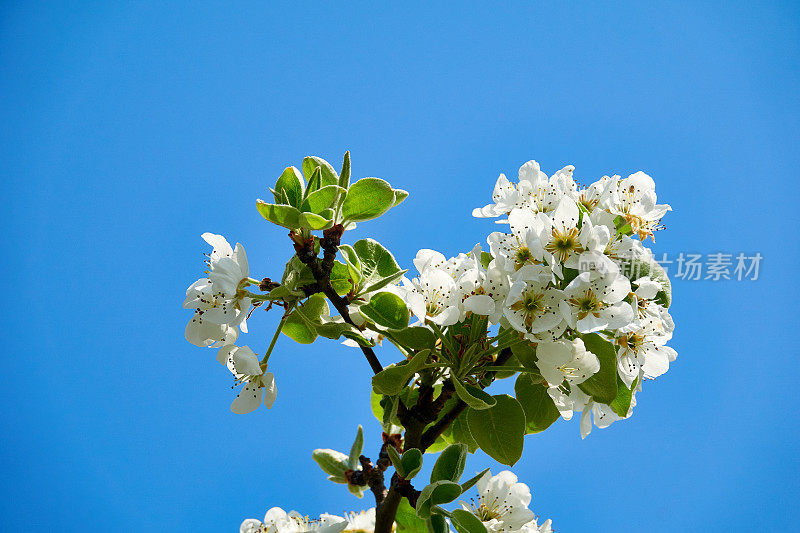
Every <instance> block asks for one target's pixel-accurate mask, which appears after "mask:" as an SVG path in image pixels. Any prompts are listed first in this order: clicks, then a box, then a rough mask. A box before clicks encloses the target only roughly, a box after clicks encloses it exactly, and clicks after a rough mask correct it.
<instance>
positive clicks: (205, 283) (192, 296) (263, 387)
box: [183, 233, 277, 413]
mask: <svg viewBox="0 0 800 533" xmlns="http://www.w3.org/2000/svg"><path fill="white" fill-rule="evenodd" d="M202 237H203V240H205V241H206V242H207V243H208V244H210V245H211V246H212V247H213V250H212V251H211V253H210V254H209V255H208V260H207V264H208V267H209V269H208V271H207V273H208V276H207V277H205V278H200V279H198V280H197V281H195V282H194V283H192V284H191V285H190V286H189V288H188V289H186V299H185V300H184V302H183V307H184V309H194V316H192V318H191V320H190V321H189V323H188V324H187V325H186V340H188V341H189V342H191V343H192V344H194V345H195V346H200V347H210V348H219V351H218V352H217V360H218V361H219V362H220V363H221V364H225V365H227V367H228V369H229V370H230V371H231V373H232V374H233V376H234V379H235V383H236V385H239V384H244V387H242V389H241V391H240V392H239V394H238V395H237V396H236V399H235V400H234V401H233V403H232V404H231V411H233V412H234V413H249V412H251V411H253V410H255V409H256V408H258V406H259V405H261V400H262V398H263V400H264V405H266V406H267V407H268V408H269V407H272V404H273V402H274V401H275V396H276V394H277V391H276V388H275V377H274V376H273V374H272V373H271V372H266V369H267V366H266V362H264V363H263V364H262V363H261V362H260V361H259V360H258V357H256V354H255V353H253V351H252V350H251V349H250V348H249V347H247V346H241V347H240V346H236V345H235V344H234V342H236V339H237V338H238V337H239V331H238V330H239V329H240V330H241V331H242V332H243V333H247V315H248V313H249V311H250V309H251V307H252V305H253V299H252V296H253V295H252V294H251V293H249V292H248V291H247V290H246V287H247V286H248V285H250V284H253V283H255V284H258V281H257V280H254V279H251V278H250V277H249V276H250V269H249V266H248V264H247V254H246V253H245V251H244V247H243V246H242V245H241V244H239V243H236V247H235V248H232V247H231V245H230V244H229V243H228V241H227V240H226V239H225V237H223V236H222V235H216V234H214V233H204V234H203V235H202ZM237 327H238V329H237Z"/></svg>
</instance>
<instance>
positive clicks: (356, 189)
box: [342, 178, 394, 222]
mask: <svg viewBox="0 0 800 533" xmlns="http://www.w3.org/2000/svg"><path fill="white" fill-rule="evenodd" d="M393 203H394V191H393V190H392V186H391V185H389V184H388V183H387V182H385V181H384V180H382V179H380V178H362V179H360V180H358V181H357V182H355V183H353V184H352V185H350V188H349V189H348V190H347V196H345V198H344V202H342V218H343V220H349V221H352V222H361V221H364V220H371V219H373V218H377V217H379V216H381V215H382V214H384V213H385V212H386V211H388V210H389V208H391V207H392V204H393Z"/></svg>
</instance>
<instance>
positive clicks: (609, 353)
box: [578, 333, 617, 404]
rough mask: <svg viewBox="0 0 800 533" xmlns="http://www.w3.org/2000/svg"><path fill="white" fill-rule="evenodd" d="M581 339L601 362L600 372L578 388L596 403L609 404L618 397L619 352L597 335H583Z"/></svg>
mask: <svg viewBox="0 0 800 533" xmlns="http://www.w3.org/2000/svg"><path fill="white" fill-rule="evenodd" d="M581 339H583V344H584V345H585V346H586V349H587V350H589V351H590V352H592V353H593V354H595V355H596V356H597V358H598V359H599V360H600V370H599V371H598V372H597V374H595V375H593V376H592V377H590V378H589V379H587V380H586V381H584V382H583V383H581V384H580V385H578V386H579V387H580V388H581V390H582V391H583V392H585V393H586V394H588V395H589V396H591V397H592V398H594V399H595V400H596V401H598V402H600V403H605V404H609V403H611V402H612V401H614V398H616V397H617V352H616V350H615V349H614V345H613V344H611V343H610V342H609V341H607V340H605V339H604V338H603V337H601V336H600V335H599V334H597V333H587V334H585V335H581Z"/></svg>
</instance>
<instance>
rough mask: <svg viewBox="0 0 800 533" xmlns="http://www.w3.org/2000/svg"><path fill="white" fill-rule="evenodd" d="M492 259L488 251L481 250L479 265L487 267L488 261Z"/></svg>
mask: <svg viewBox="0 0 800 533" xmlns="http://www.w3.org/2000/svg"><path fill="white" fill-rule="evenodd" d="M492 259H494V258H493V257H492V254H490V253H489V252H481V266H483V268H489V263H491V262H492Z"/></svg>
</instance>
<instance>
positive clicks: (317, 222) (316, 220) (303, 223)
mask: <svg viewBox="0 0 800 533" xmlns="http://www.w3.org/2000/svg"><path fill="white" fill-rule="evenodd" d="M332 225H333V221H332V220H331V219H328V218H325V217H323V216H320V215H317V214H314V213H301V214H300V227H302V228H308V229H311V230H321V229H325V228H329V227H331V226H332Z"/></svg>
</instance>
